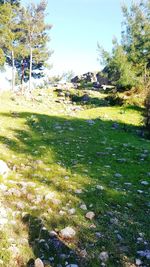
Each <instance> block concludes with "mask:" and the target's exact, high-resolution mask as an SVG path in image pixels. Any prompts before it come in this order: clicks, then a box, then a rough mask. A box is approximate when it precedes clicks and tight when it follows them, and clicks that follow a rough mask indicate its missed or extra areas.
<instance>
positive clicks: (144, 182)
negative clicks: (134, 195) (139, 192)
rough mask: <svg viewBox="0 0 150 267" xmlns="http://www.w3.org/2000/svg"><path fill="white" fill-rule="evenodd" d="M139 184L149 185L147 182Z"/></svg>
mask: <svg viewBox="0 0 150 267" xmlns="http://www.w3.org/2000/svg"><path fill="white" fill-rule="evenodd" d="M141 184H142V185H149V182H147V181H142V182H141Z"/></svg>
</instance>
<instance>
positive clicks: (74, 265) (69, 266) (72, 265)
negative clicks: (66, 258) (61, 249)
mask: <svg viewBox="0 0 150 267" xmlns="http://www.w3.org/2000/svg"><path fill="white" fill-rule="evenodd" d="M66 267H79V266H78V265H77V264H69V265H67V266H66Z"/></svg>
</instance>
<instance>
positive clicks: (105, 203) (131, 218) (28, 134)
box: [0, 113, 149, 267]
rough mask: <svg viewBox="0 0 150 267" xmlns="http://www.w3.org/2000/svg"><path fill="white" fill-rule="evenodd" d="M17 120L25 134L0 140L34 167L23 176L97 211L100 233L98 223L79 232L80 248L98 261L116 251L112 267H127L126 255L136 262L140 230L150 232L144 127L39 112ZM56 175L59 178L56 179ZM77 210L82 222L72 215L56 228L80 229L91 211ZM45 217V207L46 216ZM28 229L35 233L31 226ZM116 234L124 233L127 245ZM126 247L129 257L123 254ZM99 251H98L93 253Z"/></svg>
mask: <svg viewBox="0 0 150 267" xmlns="http://www.w3.org/2000/svg"><path fill="white" fill-rule="evenodd" d="M2 116H6V118H8V117H11V116H12V115H11V114H2ZM17 119H18V120H19V119H25V124H24V129H17V128H15V127H14V128H12V129H11V127H10V131H12V133H13V136H14V137H13V138H8V137H5V136H1V137H0V141H1V143H3V144H5V145H6V146H7V148H9V149H10V150H11V151H13V152H14V153H16V154H17V159H19V158H22V159H24V160H25V165H26V164H27V165H29V166H30V171H26V168H25V167H23V169H21V168H20V167H18V171H19V172H20V173H21V174H22V176H23V177H25V179H26V180H30V181H31V180H33V181H34V180H36V181H37V182H38V183H39V184H41V185H47V186H48V187H50V186H52V187H53V188H55V190H56V191H57V192H59V193H60V195H61V196H62V195H63V194H64V195H65V197H66V201H69V199H71V197H74V198H75V199H76V200H77V201H78V202H77V203H78V204H77V205H78V206H79V205H80V204H84V203H85V204H86V205H87V207H88V209H89V210H93V211H94V212H95V214H96V217H95V220H94V224H95V225H96V229H95V228H91V229H93V230H90V229H89V228H88V227H90V224H92V222H89V223H85V224H83V225H82V227H81V228H80V229H79V246H80V247H82V246H83V248H86V249H87V251H90V255H93V253H94V256H92V257H95V258H96V257H97V256H96V253H99V251H101V250H109V251H113V252H111V254H112V256H111V259H112V261H111V263H110V264H111V265H110V266H124V265H123V263H122V258H123V254H122V253H127V255H128V257H129V258H130V257H131V258H132V256H133V253H135V251H136V249H137V246H136V244H135V242H134V243H133V240H134V239H135V236H134V235H135V233H134V231H135V229H136V232H140V231H141V230H142V224H143V223H144V224H145V229H148V224H147V217H146V216H145V212H147V209H146V207H145V202H146V200H147V198H148V195H144V196H143V195H140V194H139V195H137V193H136V189H135V186H136V185H138V184H139V181H141V179H144V175H145V172H146V170H147V171H148V160H149V156H148V155H147V154H145V155H146V158H143V159H142V161H141V162H140V159H141V157H143V156H142V155H141V154H142V153H143V149H144V147H143V148H142V143H141V142H142V139H141V138H139V137H138V136H136V134H135V130H136V129H138V127H133V126H131V125H125V127H124V124H121V123H118V122H113V121H102V120H100V119H96V120H85V119H77V118H72V117H69V118H65V117H54V116H48V115H45V114H38V113H35V114H32V113H18V116H17V118H16V120H17ZM146 145H147V144H146ZM146 145H145V147H146ZM144 157H145V156H144ZM11 164H12V163H10V165H11ZM135 164H136V170H135ZM54 165H56V166H55V167H56V168H57V169H58V170H59V169H60V170H59V173H57V172H56V174H55V173H53V172H51V170H50V168H51V166H54ZM12 167H13V166H12ZM48 168H49V170H48ZM64 170H65V171H64ZM63 171H64V173H63ZM39 172H40V173H42V174H43V175H42V177H41V175H37V176H35V174H36V173H39ZM137 172H138V173H139V176H138V177H137V176H136V175H137ZM66 173H67V175H69V176H70V178H71V179H70V180H69V182H68V185H66V186H64V179H66V177H65V176H66ZM117 173H118V174H120V173H121V176H119V175H118V176H117V175H116V176H115V174H117ZM33 174H34V176H33ZM54 175H55V176H57V175H59V177H56V180H55V179H54V177H53V176H54ZM74 175H75V176H74ZM57 179H58V180H59V182H58V180H57ZM67 179H68V177H67ZM62 181H63V184H62ZM74 182H75V183H76V187H77V188H78V189H82V193H81V194H78V195H76V194H75V189H74V188H73V187H71V185H72V183H74ZM125 182H128V183H130V182H131V183H133V186H134V188H133V190H130V188H129V185H125V184H124V183H125ZM97 184H100V185H101V186H102V187H101V189H98V188H96V185H97ZM127 202H129V204H131V205H133V208H132V206H131V207H130V206H129V207H127V206H126V203H127ZM91 204H92V206H91ZM139 210H140V214H139ZM77 211H78V215H79V221H77V220H74V216H71V217H69V216H66V218H65V221H64V222H63V223H62V221H61V220H58V221H57V219H56V221H55V227H56V228H57V226H59V227H60V225H61V226H62V227H64V226H66V225H67V223H71V224H73V225H74V226H75V227H77V226H78V224H80V219H82V220H83V218H84V217H85V212H86V211H82V210H81V209H79V208H77ZM42 212H43V210H42V207H41V213H40V214H41V215H42ZM38 218H39V216H38ZM32 219H33V225H35V222H36V221H37V222H39V224H41V220H40V219H37V218H33V217H31V220H32ZM54 219H55V218H54ZM110 221H111V223H110ZM119 222H120V223H119ZM64 224H66V225H64ZM31 225H32V224H31ZM50 225H52V219H51V220H50ZM28 226H29V229H30V225H28ZM93 227H94V226H93ZM31 228H32V227H31ZM33 228H34V226H33ZM35 228H36V227H35ZM97 229H98V230H97ZM30 231H31V230H29V232H30ZM46 231H47V230H46ZM96 231H99V232H102V238H100V239H95V234H96ZM115 231H118V232H122V234H123V235H124V240H123V241H122V240H121V237H119V235H118V236H117V234H118V232H116V233H115ZM37 232H38V231H37ZM91 232H92V233H91ZM126 232H128V234H126ZM29 235H30V234H29ZM31 236H32V234H31ZM119 238H120V240H119ZM31 239H32V238H31ZM62 246H63V245H62ZM118 247H119V248H118ZM123 247H125V248H124V252H121V248H122V250H123ZM119 249H120V251H119ZM125 249H126V252H125ZM93 250H94V251H95V252H92V251H93ZM52 251H53V250H52ZM34 253H35V256H38V257H39V256H40V254H39V253H37V252H36V251H34ZM53 253H55V251H53ZM116 255H117V256H116ZM56 258H57V257H56ZM95 258H94V260H92V258H90V259H89V263H87V264H86V265H81V266H92V267H95V266H99V263H98V260H97V259H95ZM91 264H92V265H91ZM54 266H55V265H54ZM56 266H57V265H56Z"/></svg>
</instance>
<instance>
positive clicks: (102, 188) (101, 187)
mask: <svg viewBox="0 0 150 267" xmlns="http://www.w3.org/2000/svg"><path fill="white" fill-rule="evenodd" d="M96 189H99V190H104V186H102V185H97V186H96Z"/></svg>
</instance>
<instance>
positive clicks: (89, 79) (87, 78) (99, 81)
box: [71, 72, 110, 89]
mask: <svg viewBox="0 0 150 267" xmlns="http://www.w3.org/2000/svg"><path fill="white" fill-rule="evenodd" d="M71 82H72V83H74V84H79V83H84V84H88V83H92V84H91V85H92V87H93V88H97V89H98V88H100V87H102V85H103V86H104V85H110V81H109V80H108V78H107V77H105V75H104V74H103V72H97V73H93V72H87V73H84V74H82V75H79V76H75V77H74V78H72V80H71Z"/></svg>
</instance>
